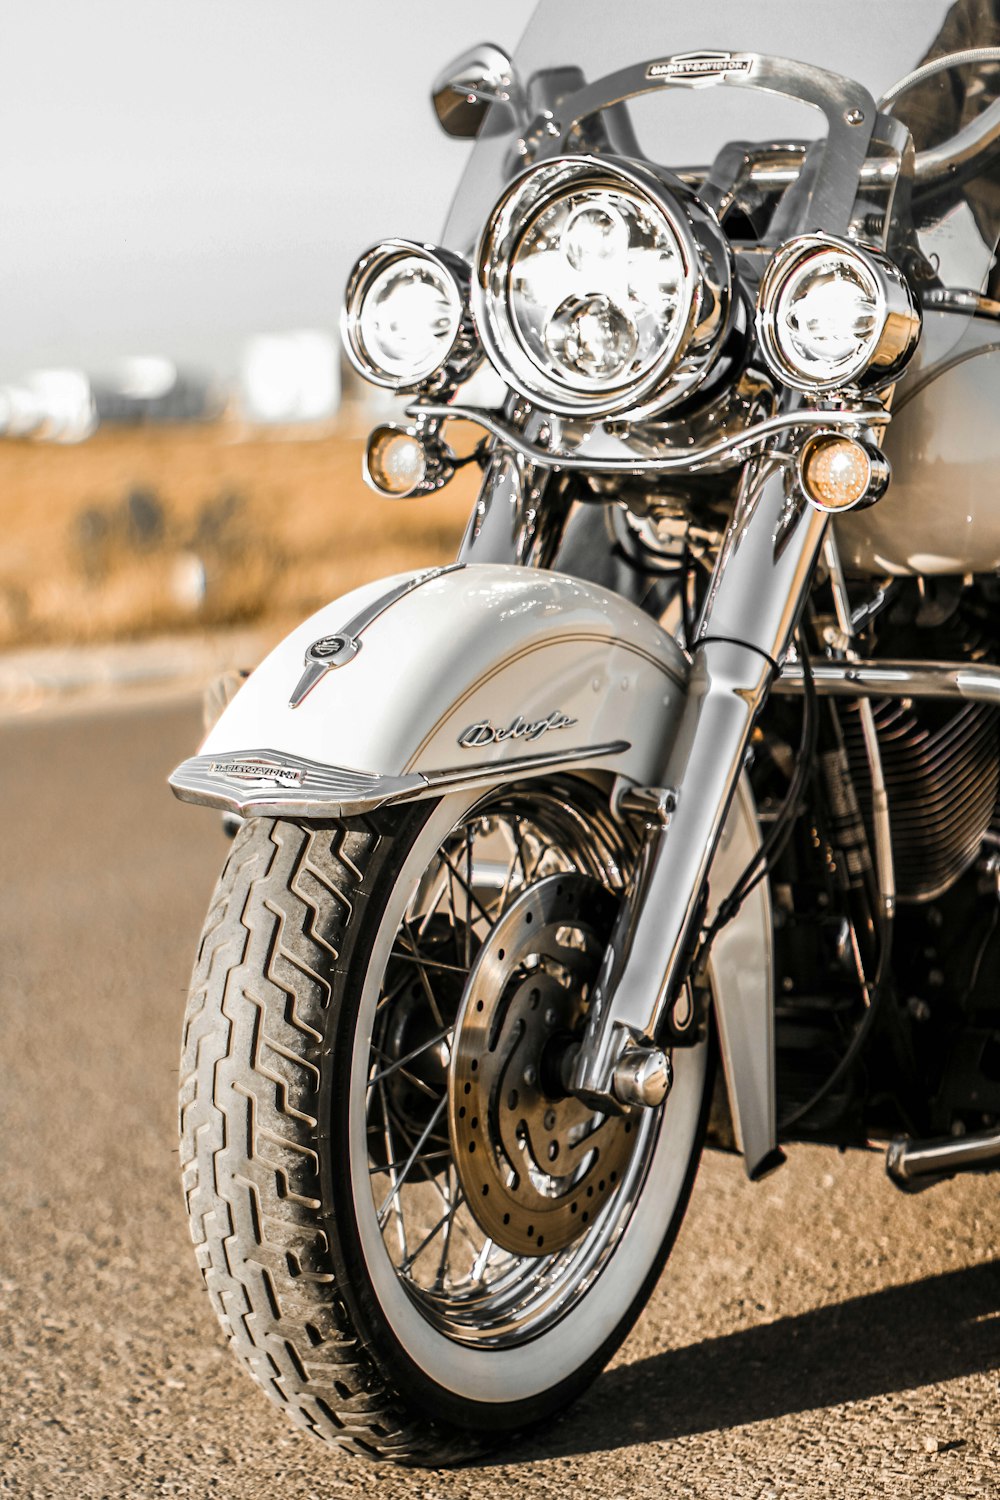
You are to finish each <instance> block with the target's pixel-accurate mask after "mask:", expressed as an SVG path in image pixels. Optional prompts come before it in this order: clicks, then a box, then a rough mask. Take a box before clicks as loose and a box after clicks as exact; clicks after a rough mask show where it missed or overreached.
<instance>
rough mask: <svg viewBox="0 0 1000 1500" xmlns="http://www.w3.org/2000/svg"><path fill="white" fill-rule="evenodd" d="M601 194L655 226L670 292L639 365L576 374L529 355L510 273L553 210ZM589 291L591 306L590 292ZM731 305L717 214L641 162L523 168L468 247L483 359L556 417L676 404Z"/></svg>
mask: <svg viewBox="0 0 1000 1500" xmlns="http://www.w3.org/2000/svg"><path fill="white" fill-rule="evenodd" d="M609 195H611V196H616V197H617V200H618V201H619V202H624V203H628V204H631V205H633V206H634V207H635V209H636V212H637V213H641V214H642V215H643V216H644V219H645V220H646V222H648V223H651V224H653V225H654V226H656V227H657V229H658V230H660V232H661V234H662V240H663V242H664V243H665V244H667V245H668V246H669V250H670V254H671V255H672V256H674V257H675V259H676V261H677V263H678V264H679V268H680V275H679V277H678V281H677V286H676V297H675V300H674V303H673V305H672V307H671V308H670V313H669V318H667V319H664V320H663V322H662V326H661V328H660V329H659V331H658V337H657V343H656V345H655V346H654V348H653V349H652V350H651V351H650V353H649V354H648V356H647V357H646V358H645V359H644V360H643V361H642V362H641V363H639V365H638V367H637V368H636V367H632V368H626V369H624V370H623V371H622V372H621V373H620V374H617V373H616V374H613V375H612V376H610V377H609V378H607V379H602V378H599V377H595V378H592V379H587V378H584V377H581V378H579V379H575V378H573V377H572V376H571V374H570V372H569V371H566V370H563V371H558V370H556V369H555V368H554V361H551V360H550V361H548V362H547V364H543V362H542V360H541V358H540V357H539V356H538V355H537V354H536V353H533V352H532V349H531V347H530V345H529V342H528V341H527V340H526V338H525V334H524V330H523V328H522V327H521V326H519V324H518V320H517V317H516V316H515V311H514V307H513V304H512V274H513V273H514V272H515V270H516V267H517V266H518V257H519V254H520V253H521V251H522V249H523V247H524V245H525V243H526V241H527V240H528V237H529V235H532V234H534V235H535V236H536V243H538V241H539V237H541V240H542V241H544V235H545V227H544V226H545V224H546V216H549V215H551V213H552V211H553V210H558V208H559V207H560V205H565V204H566V203H567V202H568V201H569V200H571V199H575V200H576V201H577V202H578V204H580V203H582V204H583V205H584V206H586V204H587V201H588V197H590V196H592V198H593V201H594V203H595V205H599V204H600V203H601V202H602V201H605V202H606V201H608V198H609ZM557 270H558V267H557ZM565 279H566V292H565V293H564V296H565V295H568V292H569V289H570V286H571V284H572V282H573V274H572V271H571V269H570V267H568V266H567V267H566V269H565ZM576 280H577V286H578V287H580V286H583V285H585V282H581V281H580V278H579V277H577V279H576ZM559 290H560V288H558V287H556V288H555V290H554V291H553V298H557V296H558V291H559ZM593 293H594V295H593V296H592V298H591V300H592V301H595V302H596V301H597V300H598V298H597V295H596V288H594V289H593ZM733 309H734V297H733V259H732V252H731V249H730V246H729V242H728V240H727V238H726V236H725V234H724V232H723V230H722V228H721V226H720V224H719V221H718V219H717V218H716V216H715V215H714V213H713V212H712V211H711V210H710V209H708V208H706V207H705V206H704V205H703V204H701V203H699V202H698V201H697V199H696V198H695V197H694V195H693V194H692V193H691V192H690V191H689V190H688V189H687V188H686V187H685V186H684V185H683V183H681V182H680V181H679V180H678V179H677V178H675V177H673V176H672V175H671V174H669V173H667V172H663V171H660V170H658V169H655V168H653V167H650V166H648V165H647V164H645V163H642V162H634V161H625V160H623V159H621V158H618V157H603V156H602V157H596V156H579V155H574V156H563V157H555V158H550V159H548V160H546V161H544V162H541V163H539V164H537V165H535V166H532V167H529V168H528V170H527V171H526V172H524V173H522V174H521V176H520V177H518V178H516V179H515V180H514V182H512V183H511V184H510V186H509V187H508V188H507V190H506V191H505V192H504V194H503V196H502V197H501V198H500V200H499V202H498V203H497V204H496V206H495V208H494V209H493V212H492V213H491V215H490V217H489V220H488V221H487V224H486V228H485V230H484V232H483V234H482V237H481V239H480V241H479V245H478V248H477V251H476V258H475V267H474V274H473V279H472V310H473V316H474V318H475V322H476V327H477V329H478V332H479V336H480V339H481V340H482V344H483V347H484V349H485V350H486V354H487V356H488V358H489V359H490V361H491V363H492V364H493V365H494V366H495V367H496V369H497V370H498V371H499V373H500V374H501V375H502V376H503V378H504V379H505V380H506V381H507V382H508V383H509V384H510V385H511V386H512V387H513V388H514V389H515V390H516V391H518V392H520V394H521V395H523V396H526V397H527V398H528V400H530V401H532V402H533V403H535V404H537V405H538V406H540V407H542V408H543V409H544V410H546V411H550V412H553V413H555V414H557V415H560V416H568V417H588V416H589V417H591V418H593V419H594V420H600V419H602V418H604V417H612V416H616V417H617V416H620V417H628V418H637V417H643V416H648V415H650V414H652V413H654V412H658V411H661V410H662V409H663V408H665V407H667V406H670V405H673V404H675V403H677V402H679V401H682V400H683V399H685V398H686V397H687V396H689V395H690V394H691V393H692V392H693V391H695V390H696V389H697V388H698V386H699V385H701V384H702V382H703V381H704V380H705V378H706V376H707V375H708V373H709V370H710V369H711V367H712V364H713V362H714V360H715V358H716V356H717V355H718V353H719V351H720V349H721V347H722V344H723V342H724V341H725V338H726V334H727V333H728V331H729V329H730V326H731V322H732V317H733Z"/></svg>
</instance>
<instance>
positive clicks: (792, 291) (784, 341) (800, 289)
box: [756, 234, 921, 392]
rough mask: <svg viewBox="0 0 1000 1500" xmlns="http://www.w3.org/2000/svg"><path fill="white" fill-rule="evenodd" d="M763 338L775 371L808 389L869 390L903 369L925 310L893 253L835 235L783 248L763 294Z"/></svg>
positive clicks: (802, 237) (758, 317)
mask: <svg viewBox="0 0 1000 1500" xmlns="http://www.w3.org/2000/svg"><path fill="white" fill-rule="evenodd" d="M756 326H757V338H758V342H759V344H760V348H761V352H762V354H763V356H764V359H765V361H766V362H767V365H768V367H769V368H770V370H771V372H772V373H773V374H774V375H776V376H777V378H778V379H779V380H780V381H781V382H782V384H784V385H786V386H791V387H792V388H793V389H794V390H799V391H808V392H831V391H847V390H850V391H859V390H860V391H868V390H877V389H879V388H880V387H882V386H885V385H888V384H890V383H891V382H892V381H893V380H895V379H896V378H897V376H898V375H899V374H900V373H901V372H902V370H903V369H904V367H905V366H906V364H907V362H908V360H909V359H910V356H911V355H912V354H913V351H914V350H915V349H916V347H917V343H918V341H919V338H920V329H921V317H920V309H919V307H918V306H917V303H916V301H915V300H914V297H913V293H912V292H911V290H910V287H909V284H908V282H907V281H906V279H905V277H904V276H903V275H902V273H901V272H900V270H899V268H898V266H896V265H895V264H894V263H893V262H892V261H891V260H890V259H889V258H888V256H885V255H881V254H879V253H878V252H876V251H874V250H867V249H861V248H860V247H859V246H857V245H854V244H852V243H851V242H850V241H849V240H840V239H835V238H834V237H833V236H831V235H823V234H804V235H799V236H797V237H796V238H795V239H793V240H789V241H788V243H787V244H785V245H782V247H781V248H780V249H779V250H778V251H777V253H776V254H775V256H774V258H773V260H772V261H771V262H770V264H769V265H768V267H767V270H766V271H765V272H764V275H763V277H762V279H761V283H760V291H759V294H758V297H757V315H756Z"/></svg>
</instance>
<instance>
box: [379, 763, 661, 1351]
mask: <svg viewBox="0 0 1000 1500" xmlns="http://www.w3.org/2000/svg"><path fill="white" fill-rule="evenodd" d="M632 858H633V849H632V846H631V843H630V841H629V839H628V837H627V835H626V834H625V832H624V830H622V829H621V828H620V827H616V826H615V825H614V824H613V823H612V822H611V821H610V820H609V819H608V818H607V816H606V813H605V812H604V810H603V807H602V806H601V804H600V803H599V802H598V801H597V799H596V798H594V799H592V805H590V806H588V805H587V802H586V799H584V798H581V796H580V794H579V793H577V794H576V797H575V800H574V803H573V804H569V803H568V802H567V801H565V800H563V799H561V798H560V797H558V796H557V795H555V794H553V793H552V792H545V793H540V792H539V790H538V789H535V788H532V787H526V788H525V789H524V790H523V792H521V793H520V794H518V793H512V792H510V791H508V790H505V791H504V792H503V793H501V794H499V795H495V796H493V797H488V798H486V799H485V800H484V801H482V802H480V803H479V804H478V805H477V806H476V807H474V808H473V809H471V810H470V812H469V813H468V814H467V815H466V816H465V817H464V818H463V819H462V821H461V822H460V823H459V824H458V825H457V826H456V827H455V828H454V829H452V830H451V832H450V833H449V835H448V837H447V838H446V839H445V840H444V842H443V843H442V844H441V845H440V847H439V848H438V849H437V850H436V851H435V852H434V853H433V855H432V857H431V860H430V863H429V864H428V866H427V868H426V870H424V871H422V872H421V874H420V876H419V878H418V879H417V881H416V883H415V887H414V890H413V893H412V896H411V898H410V900H409V901H408V903H407V906H406V911H405V913H404V915H403V919H402V921H401V923H400V925H399V929H398V932H397V934H396V937H395V941H394V943H393V946H392V950H391V953H390V956H389V960H388V963H387V965H386V970H385V978H384V980H383V983H382V986H381V993H380V995H379V999H378V1004H377V1006H376V1024H375V1027H374V1030H373V1035H372V1044H371V1053H370V1059H369V1069H368V1078H367V1090H366V1094H367V1097H366V1111H365V1128H366V1142H367V1149H368V1156H369V1163H368V1172H369V1176H370V1179H371V1183H372V1200H373V1205H374V1207H375V1212H376V1216H377V1220H378V1225H379V1229H380V1231H381V1234H382V1239H383V1244H384V1247H385V1250H386V1253H387V1255H388V1256H389V1258H390V1260H391V1263H392V1265H393V1267H394V1269H395V1273H396V1275H397V1277H398V1278H399V1280H400V1283H401V1285H403V1286H404V1287H405V1289H406V1291H407V1294H408V1295H409V1296H411V1297H412V1298H413V1299H414V1301H415V1302H416V1303H417V1304H418V1305H419V1306H420V1308H421V1310H422V1311H423V1313H424V1315H425V1316H426V1317H427V1318H428V1320H429V1321H431V1322H432V1323H433V1324H434V1325H435V1326H436V1327H438V1328H440V1329H441V1330H442V1331H443V1332H445V1333H447V1335H448V1336H449V1337H451V1338H453V1339H456V1340H462V1341H465V1342H471V1343H476V1342H482V1341H487V1342H489V1343H490V1344H492V1345H497V1344H499V1345H501V1346H503V1345H512V1344H517V1343H520V1342H523V1341H524V1339H525V1338H526V1337H529V1336H531V1335H533V1334H536V1333H538V1332H539V1331H542V1330H544V1329H545V1328H547V1327H549V1326H550V1325H551V1324H552V1323H553V1322H555V1321H557V1320H558V1319H559V1318H561V1317H562V1316H564V1315H565V1313H566V1312H567V1311H568V1309H569V1308H570V1307H571V1306H572V1304H573V1302H574V1300H575V1299H576V1298H577V1297H579V1296H582V1295H584V1293H585V1290H586V1286H587V1284H588V1281H589V1279H590V1278H591V1277H592V1276H593V1275H594V1274H596V1272H597V1271H598V1270H599V1269H600V1266H601V1264H602V1261H603V1260H604V1258H605V1257H606V1256H607V1255H609V1254H610V1253H611V1251H612V1250H613V1248H614V1244H615V1242H616V1240H617V1237H618V1235H619V1234H620V1232H621V1229H622V1227H623V1225H624V1223H625V1222H626V1220H627V1217H628V1213H629V1210H630V1207H631V1204H632V1202H633V1201H634V1198H635V1196H636V1195H637V1193H638V1192H639V1190H640V1188H641V1184H642V1178H643V1166H644V1162H645V1160H646V1158H647V1157H648V1154H649V1152H650V1150H651V1148H652V1146H653V1144H654V1141H655V1135H656V1127H657V1126H658V1123H659V1117H658V1116H655V1115H652V1114H650V1113H647V1112H643V1114H642V1116H641V1118H639V1119H632V1118H628V1119H624V1118H622V1117H620V1116H611V1117H605V1116H602V1115H599V1114H595V1112H594V1111H593V1110H592V1109H588V1108H587V1107H586V1106H584V1105H582V1104H581V1103H580V1102H579V1101H577V1100H575V1099H570V1098H567V1097H566V1096H565V1095H561V1096H560V1092H561V1091H560V1090H559V1089H558V1088H557V1086H556V1084H555V1082H554V1080H547V1079H546V1050H547V1049H550V1048H551V1045H552V1044H554V1043H558V1042H559V1041H560V1040H561V1039H569V1038H571V1037H573V1036H574V1035H578V1034H579V1033H580V1031H581V1030H582V1027H583V1025H584V1022H585V1019H586V1011H587V996H588V994H589V989H590V985H591V984H592V982H593V979H594V976H595V974H596V970H597V966H598V964H599V962H600V958H601V955H602V953H603V951H604V947H605V944H606V941H607V938H608V936H609V934H610V930H611V925H612V923H613V921H614V916H615V912H616V910H617V906H618V899H619V897H620V895H621V893H622V889H623V886H624V881H625V879H626V877H627V872H628V869H629V867H630V865H631V861H632ZM463 992H464V994H465V1001H464V1004H463V1003H461V1002H462V996H463ZM460 1005H461V1015H459V1010H460ZM400 1099H402V1100H403V1101H404V1105H403V1106H401V1104H400V1102H399V1101H400Z"/></svg>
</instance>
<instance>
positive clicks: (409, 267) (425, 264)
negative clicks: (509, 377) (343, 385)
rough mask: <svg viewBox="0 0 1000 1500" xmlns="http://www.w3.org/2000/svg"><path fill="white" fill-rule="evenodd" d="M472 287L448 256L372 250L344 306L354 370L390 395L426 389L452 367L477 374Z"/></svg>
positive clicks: (398, 247) (402, 248) (389, 247)
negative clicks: (425, 385)
mask: <svg viewBox="0 0 1000 1500" xmlns="http://www.w3.org/2000/svg"><path fill="white" fill-rule="evenodd" d="M468 286H469V270H468V267H467V266H466V265H465V263H464V261H462V260H461V259H460V258H459V257H458V256H456V255H452V254H451V253H450V252H449V251H447V250H437V249H431V248H430V247H429V246H427V245H416V244H413V243H411V242H410V241H409V240H388V241H386V242H385V243H384V244H381V245H376V246H375V248H374V249H372V250H369V251H367V252H366V254H364V255H363V256H362V257H361V259H360V260H359V261H358V263H357V265H356V266H355V267H354V270H353V271H352V272H351V275H350V277H349V279H348V283H347V295H346V298H345V303H344V314H343V324H342V332H343V337H344V347H345V349H346V350H347V355H348V358H349V359H350V361H351V363H352V364H353V365H354V368H355V369H356V370H358V371H359V373H360V374H362V375H363V376H364V377H365V379H366V380H370V381H372V382H373V383H374V384H375V385H381V386H387V387H389V389H391V390H406V389H408V388H410V387H413V386H418V385H422V384H423V383H424V382H425V381H427V380H430V379H431V377H432V376H434V375H437V374H438V372H439V371H442V370H443V369H444V367H445V366H446V365H449V364H453V365H454V366H455V371H456V375H457V376H460V378H464V377H465V375H466V374H468V373H471V367H472V364H473V363H474V362H475V346H474V342H473V340H472V338H471V327H470V321H469V316H468Z"/></svg>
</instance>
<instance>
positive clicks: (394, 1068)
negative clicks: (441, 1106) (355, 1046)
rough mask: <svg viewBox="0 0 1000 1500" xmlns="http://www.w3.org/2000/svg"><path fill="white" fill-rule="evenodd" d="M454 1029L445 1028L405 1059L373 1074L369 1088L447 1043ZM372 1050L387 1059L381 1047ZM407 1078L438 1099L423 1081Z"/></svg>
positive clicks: (409, 1076) (410, 1076)
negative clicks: (440, 1044) (439, 1044)
mask: <svg viewBox="0 0 1000 1500" xmlns="http://www.w3.org/2000/svg"><path fill="white" fill-rule="evenodd" d="M454 1029H455V1028H454V1026H445V1028H444V1029H443V1031H439V1032H438V1033H437V1035H436V1036H432V1037H430V1038H429V1039H428V1040H427V1041H426V1042H421V1043H420V1046H419V1047H414V1049H413V1051H412V1052H407V1054H406V1056H405V1057H398V1058H396V1060H395V1061H394V1062H391V1063H390V1064H389V1066H388V1067H387V1068H382V1070H381V1071H380V1072H378V1073H373V1074H372V1075H371V1077H370V1078H369V1079H368V1087H369V1088H371V1087H372V1086H373V1085H374V1084H376V1083H381V1082H382V1080H383V1078H388V1077H389V1076H390V1075H391V1074H392V1073H398V1072H399V1070H400V1068H405V1067H406V1066H407V1064H408V1063H411V1062H413V1060H414V1058H416V1057H420V1056H422V1054H423V1053H425V1052H429V1051H430V1049H431V1048H432V1047H436V1046H437V1045H438V1043H439V1042H443V1041H445V1040H446V1039H447V1038H448V1037H450V1036H451V1034H452V1032H453V1031H454ZM372 1050H373V1051H374V1052H378V1054H379V1056H380V1057H385V1055H386V1054H385V1053H384V1052H383V1051H382V1050H381V1048H380V1047H375V1046H374V1045H373V1047H372ZM407 1077H408V1078H409V1080H410V1082H411V1083H413V1084H416V1086H417V1087H418V1088H421V1089H426V1090H428V1092H430V1094H431V1096H432V1098H434V1099H436V1098H437V1094H436V1092H434V1091H433V1090H432V1089H430V1088H429V1085H427V1084H426V1083H424V1082H423V1081H422V1080H421V1079H419V1078H414V1077H413V1075H412V1074H407Z"/></svg>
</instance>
